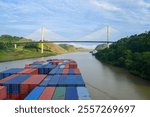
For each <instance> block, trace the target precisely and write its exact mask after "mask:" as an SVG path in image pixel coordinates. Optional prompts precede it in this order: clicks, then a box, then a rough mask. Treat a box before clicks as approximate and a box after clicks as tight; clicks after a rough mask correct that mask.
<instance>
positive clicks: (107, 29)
mask: <svg viewBox="0 0 150 117" xmlns="http://www.w3.org/2000/svg"><path fill="white" fill-rule="evenodd" d="M106 30H107V31H106V32H107V48H109V26H107V29H106Z"/></svg>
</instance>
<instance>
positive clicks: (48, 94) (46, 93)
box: [39, 87, 55, 100]
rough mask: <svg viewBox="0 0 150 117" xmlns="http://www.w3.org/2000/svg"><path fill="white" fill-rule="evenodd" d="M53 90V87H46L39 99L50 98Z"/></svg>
mask: <svg viewBox="0 0 150 117" xmlns="http://www.w3.org/2000/svg"><path fill="white" fill-rule="evenodd" d="M54 91H55V87H46V88H45V90H44V91H43V93H42V94H41V96H40V97H39V100H51V99H52V97H53V94H54Z"/></svg>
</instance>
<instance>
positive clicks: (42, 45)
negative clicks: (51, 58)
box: [41, 43, 44, 54]
mask: <svg viewBox="0 0 150 117" xmlns="http://www.w3.org/2000/svg"><path fill="white" fill-rule="evenodd" d="M41 53H42V54H43V53H44V43H41Z"/></svg>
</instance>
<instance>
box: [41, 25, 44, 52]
mask: <svg viewBox="0 0 150 117" xmlns="http://www.w3.org/2000/svg"><path fill="white" fill-rule="evenodd" d="M41 41H42V43H41V53H44V43H43V41H44V27H42V28H41Z"/></svg>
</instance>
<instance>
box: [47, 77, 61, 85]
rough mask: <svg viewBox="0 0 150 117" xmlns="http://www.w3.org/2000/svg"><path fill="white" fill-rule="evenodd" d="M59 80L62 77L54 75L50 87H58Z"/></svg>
mask: <svg viewBox="0 0 150 117" xmlns="http://www.w3.org/2000/svg"><path fill="white" fill-rule="evenodd" d="M59 79H60V75H54V76H53V77H52V78H51V80H50V81H49V83H48V86H57V85H58V81H59Z"/></svg>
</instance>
